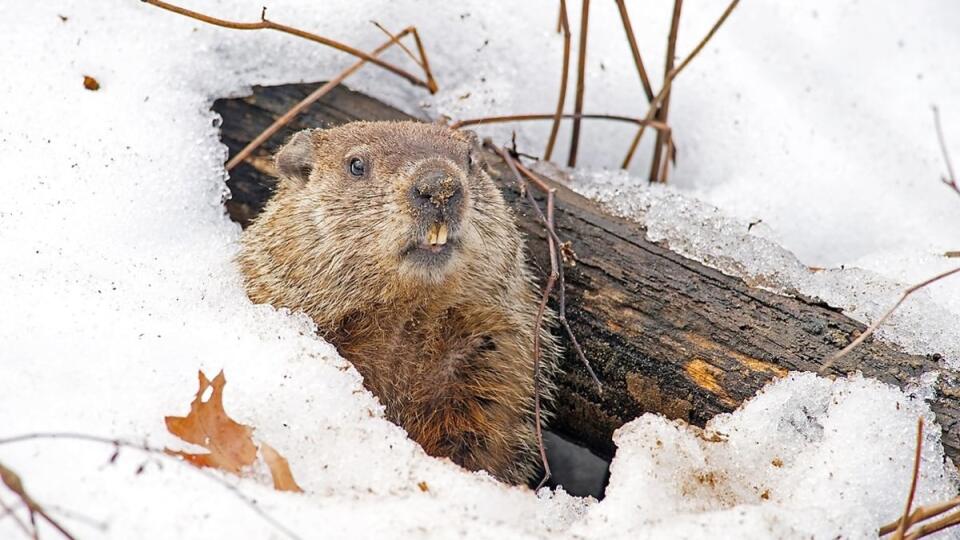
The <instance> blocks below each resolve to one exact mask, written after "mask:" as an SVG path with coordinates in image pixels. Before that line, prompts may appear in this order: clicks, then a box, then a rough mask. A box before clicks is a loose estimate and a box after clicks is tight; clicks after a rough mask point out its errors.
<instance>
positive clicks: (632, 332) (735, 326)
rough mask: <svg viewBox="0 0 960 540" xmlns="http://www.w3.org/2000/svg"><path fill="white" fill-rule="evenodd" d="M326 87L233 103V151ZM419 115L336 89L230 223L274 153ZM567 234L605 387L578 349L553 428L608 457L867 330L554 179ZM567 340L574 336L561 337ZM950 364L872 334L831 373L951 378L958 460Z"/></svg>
mask: <svg viewBox="0 0 960 540" xmlns="http://www.w3.org/2000/svg"><path fill="white" fill-rule="evenodd" d="M317 86H319V85H318V84H293V85H283V86H273V87H257V88H255V89H254V93H253V95H251V96H248V97H245V98H238V99H222V100H218V101H217V102H216V103H215V104H214V110H215V111H217V112H218V113H220V115H221V116H222V118H223V123H222V126H221V130H222V138H223V142H224V143H225V144H226V145H227V147H228V148H229V151H230V155H231V156H232V155H234V154H236V153H237V152H238V151H239V150H240V149H241V148H242V147H243V146H244V145H245V144H246V143H247V142H248V141H250V140H252V139H253V138H254V137H255V136H256V135H258V134H259V133H260V132H261V131H262V130H263V129H264V128H266V127H267V126H268V125H269V124H270V123H271V122H273V121H274V120H275V119H276V118H277V117H279V116H280V115H282V114H283V113H284V112H286V111H287V110H288V109H289V108H290V107H291V106H293V105H294V104H295V103H296V102H297V101H299V100H300V99H302V98H303V97H305V96H306V95H307V94H309V93H310V92H312V91H313V90H314V89H315V88H317ZM410 118H411V117H410V116H408V115H406V114H404V113H402V112H400V111H398V110H396V109H394V108H392V107H390V106H388V105H385V104H383V103H381V102H379V101H377V100H374V99H372V98H370V97H367V96H364V95H363V94H360V93H357V92H353V91H350V90H348V89H346V88H345V87H343V86H340V87H338V88H336V89H335V90H334V91H333V92H331V93H329V94H327V96H325V97H324V98H323V99H322V100H320V101H319V102H318V103H316V104H315V105H314V106H313V107H312V108H311V109H310V110H309V111H307V112H305V113H304V114H302V115H301V116H300V117H298V118H297V119H296V120H294V121H293V122H292V123H291V124H290V125H288V126H287V127H286V128H285V129H284V130H282V131H281V132H279V133H277V134H276V135H275V136H274V137H273V138H272V139H270V141H269V142H268V143H267V144H266V145H264V147H262V148H261V149H260V150H259V151H258V152H256V153H255V154H254V155H252V156H251V157H250V158H248V159H247V160H246V161H245V162H244V163H241V164H240V165H238V166H237V167H236V168H235V169H234V170H233V171H232V172H231V174H230V179H229V180H228V182H227V185H228V186H229V188H230V190H231V192H232V199H230V200H229V201H227V209H228V212H229V213H230V216H231V217H232V218H233V219H234V220H235V221H237V222H239V223H240V224H241V225H246V224H247V223H249V221H250V220H251V219H252V218H253V217H255V216H256V214H257V213H258V212H259V211H260V210H261V209H262V208H263V205H264V203H265V202H266V201H267V200H268V198H269V197H270V194H271V193H272V191H271V190H272V186H273V180H272V178H271V176H270V172H271V170H272V163H271V160H270V156H271V154H272V152H273V151H274V150H275V149H276V148H277V147H278V146H279V145H280V144H282V142H283V141H284V140H285V139H286V138H287V137H289V136H290V134H292V133H293V132H295V131H297V130H300V129H304V128H307V127H331V126H334V125H338V124H342V123H345V122H348V121H351V120H400V119H410ZM488 161H489V162H490V163H491V164H493V166H494V169H495V170H497V171H500V175H501V181H500V184H501V186H502V190H503V193H504V196H505V197H506V199H507V200H508V202H509V203H510V204H511V205H512V206H513V207H514V208H515V209H516V210H517V216H518V223H519V226H520V228H521V229H522V230H523V232H524V233H525V234H526V236H527V248H528V251H529V253H530V254H531V258H532V261H533V264H534V265H535V266H536V267H537V268H538V269H540V273H541V276H542V274H543V271H542V269H544V268H549V266H550V265H549V262H548V258H547V249H546V245H547V244H546V233H545V231H544V230H543V228H542V227H541V225H540V224H539V222H537V220H536V218H535V216H534V215H533V213H532V212H531V211H530V209H529V208H528V207H527V206H526V202H525V201H524V200H523V199H522V198H521V197H520V194H519V191H518V190H517V187H516V186H515V185H514V183H513V181H512V179H511V178H510V175H509V174H508V173H505V171H504V167H503V166H502V165H503V164H502V163H501V162H500V161H499V159H498V158H497V157H496V156H493V155H490V156H488ZM554 187H556V189H557V192H556V229H557V233H558V234H559V236H560V238H561V239H562V240H564V241H569V242H571V247H572V250H573V252H574V253H575V264H573V265H571V266H569V267H567V268H566V282H567V293H566V294H567V314H568V319H569V321H570V324H571V326H572V328H573V331H574V332H575V334H576V335H577V336H578V338H579V340H580V342H581V344H582V346H583V349H584V352H585V353H586V355H587V357H588V358H589V359H590V361H591V362H592V364H593V367H594V369H595V370H596V373H597V376H598V377H599V378H600V380H601V381H602V383H603V392H602V393H600V392H598V391H597V388H596V386H595V385H594V384H593V383H592V381H591V379H590V377H589V375H588V374H587V372H586V370H585V369H584V368H583V366H582V365H581V363H580V361H579V359H578V358H577V357H576V355H575V354H574V353H573V351H572V350H571V349H570V348H569V347H568V348H567V349H566V354H565V356H564V358H563V360H562V364H561V372H560V375H559V377H558V379H557V384H558V388H559V392H558V398H557V400H556V407H555V410H556V418H555V420H554V421H553V423H552V428H553V429H554V430H556V431H558V432H559V433H561V434H562V435H564V436H565V437H568V438H570V439H572V440H574V441H576V442H579V443H581V444H583V445H585V446H587V447H588V448H590V449H592V450H593V451H594V452H596V453H597V454H599V455H602V456H607V457H609V456H611V455H612V453H613V450H614V448H613V443H612V441H611V434H612V433H613V431H614V430H615V429H616V428H618V427H620V426H621V425H623V424H624V423H625V422H628V421H629V420H631V419H633V418H635V417H637V416H638V415H640V414H643V413H645V412H656V413H660V414H663V415H664V416H667V417H669V418H678V419H682V420H685V421H688V422H691V423H693V424H697V425H703V424H704V423H705V422H706V421H707V420H709V419H710V418H712V417H713V416H715V415H717V414H719V413H723V412H729V411H731V410H733V409H735V408H736V407H737V406H738V405H739V404H740V403H741V402H743V401H744V400H745V399H747V398H749V397H751V396H752V395H754V394H755V393H756V392H757V390H759V389H760V388H761V387H762V386H763V385H764V384H766V383H767V382H769V381H770V380H771V379H773V378H775V377H778V376H782V375H785V374H786V373H787V372H788V371H793V370H799V371H817V370H819V368H820V367H821V365H822V362H823V360H824V359H826V358H829V357H830V356H831V355H832V354H833V353H835V352H837V351H839V350H840V349H842V348H843V347H844V346H845V345H846V344H848V343H849V342H850V341H851V340H852V339H854V338H855V337H856V336H857V335H859V334H860V333H861V332H863V330H864V329H865V326H864V325H863V324H861V323H859V322H857V321H854V320H852V319H850V318H849V317H847V316H845V315H843V313H842V312H841V311H840V310H839V309H835V308H831V307H830V306H827V305H825V304H824V303H822V302H819V301H816V300H811V299H806V298H798V297H787V296H780V295H777V294H774V293H770V292H767V291H763V290H759V289H755V288H751V287H749V286H747V285H746V284H745V283H744V282H743V281H742V280H741V279H739V278H735V277H731V276H727V275H724V274H723V273H721V272H719V271H717V270H714V269H711V268H708V267H706V266H704V265H702V264H700V263H698V262H696V261H693V260H690V259H687V258H685V257H683V256H681V255H678V254H676V253H673V252H671V251H670V250H669V249H666V248H665V247H663V246H660V245H657V244H655V243H652V242H649V241H648V240H647V239H646V236H645V231H644V229H643V228H642V227H640V226H639V225H638V224H636V223H634V222H631V221H629V220H625V219H621V218H617V217H614V216H611V215H609V214H607V213H605V212H604V211H603V210H602V209H601V208H600V207H599V206H598V205H597V204H596V203H595V202H593V201H591V200H588V199H586V198H584V197H582V196H580V195H578V194H576V193H574V192H573V191H571V190H569V189H568V188H566V187H565V186H563V185H560V184H555V186H554ZM557 335H558V337H559V338H560V339H561V341H565V340H566V336H564V335H563V334H562V333H561V332H559V331H558V332H557ZM939 360H940V359H939V358H938V357H937V356H936V355H932V356H929V357H927V356H916V355H909V354H905V353H903V352H902V351H900V350H898V348H897V347H895V346H893V345H890V344H888V343H884V342H880V341H875V340H873V339H869V340H867V341H866V342H864V343H863V344H862V345H861V346H860V347H858V348H857V349H855V350H854V351H853V352H852V353H850V354H849V355H847V356H846V357H844V358H843V359H842V360H841V361H839V362H837V363H836V365H834V366H833V367H832V368H831V370H830V371H831V373H834V374H846V373H850V372H853V371H856V370H860V371H862V373H863V374H864V375H865V376H867V377H873V378H876V379H879V380H881V381H884V382H887V383H890V384H894V385H898V386H900V387H904V388H906V387H907V386H908V385H909V384H910V383H911V382H914V381H916V380H917V378H918V377H919V376H920V375H921V374H923V373H927V372H935V373H939V374H940V377H939V379H938V382H937V383H936V388H935V395H934V397H933V399H932V401H931V405H932V407H933V410H934V412H935V413H936V415H937V420H938V422H939V423H940V425H941V427H942V428H943V444H944V447H945V449H946V452H947V455H948V456H949V457H950V458H952V459H954V461H956V459H957V457H958V455H960V431H958V430H957V429H955V428H956V427H957V424H958V421H960V400H957V399H956V398H957V397H960V390H958V386H957V380H958V377H957V374H956V373H955V372H953V371H951V370H948V369H946V368H944V367H942V366H941V365H940V362H939Z"/></svg>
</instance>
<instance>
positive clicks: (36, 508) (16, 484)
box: [0, 463, 76, 540]
mask: <svg viewBox="0 0 960 540" xmlns="http://www.w3.org/2000/svg"><path fill="white" fill-rule="evenodd" d="M0 480H2V481H3V483H4V485H6V486H7V488H8V489H9V490H10V491H12V492H13V493H14V494H16V496H17V497H19V498H20V500H21V501H23V504H24V505H25V506H26V507H27V512H28V513H29V515H30V521H31V523H35V521H34V519H35V516H40V517H42V518H43V520H44V521H46V522H47V523H48V524H50V526H51V527H53V528H54V529H56V530H57V531H58V532H59V533H60V534H62V535H63V537H64V538H66V539H67V540H76V538H75V537H74V536H73V535H72V534H70V533H69V532H68V531H67V530H66V529H65V528H64V527H63V525H60V523H59V522H57V520H55V519H53V518H52V517H50V514H48V513H47V511H46V510H44V508H43V506H41V505H40V503H38V502H37V501H35V500H34V499H33V497H31V496H30V494H29V493H27V490H26V488H24V487H23V481H22V480H21V479H20V476H19V475H17V473H15V472H13V471H12V470H11V469H9V468H7V467H6V466H4V464H3V463H0ZM34 536H36V525H35V524H34Z"/></svg>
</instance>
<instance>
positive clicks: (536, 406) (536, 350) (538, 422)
mask: <svg viewBox="0 0 960 540" xmlns="http://www.w3.org/2000/svg"><path fill="white" fill-rule="evenodd" d="M484 145H485V146H487V148H489V149H491V150H493V151H494V152H495V153H496V154H497V155H499V156H500V158H501V159H503V161H504V162H505V163H506V164H507V167H509V168H510V172H511V173H513V177H514V179H515V180H516V182H517V185H519V186H520V191H521V192H523V193H524V194H526V196H527V201H528V202H529V203H530V205H531V206H532V207H533V209H534V211H535V212H536V214H537V217H538V218H539V219H540V221H541V223H543V226H544V227H546V228H547V230H551V229H552V225H551V223H550V220H549V219H548V218H547V217H546V216H545V215H544V214H543V211H542V210H540V205H539V204H537V201H536V199H534V197H533V193H532V192H531V191H530V188H529V187H528V186H527V185H526V182H525V181H524V180H523V177H522V176H520V172H519V171H517V166H516V162H515V161H514V159H513V158H512V157H511V156H510V154H508V153H507V151H506V150H504V149H503V148H500V147H499V146H496V145H494V144H492V143H488V142H485V143H484ZM546 193H547V205H548V206H547V212H548V213H549V214H551V215H552V208H551V206H552V204H553V192H551V191H549V190H548V191H547V192H546ZM547 246H548V248H549V251H550V274H549V275H548V276H547V282H546V284H545V285H544V287H543V296H541V298H540V305H539V307H538V309H537V324H536V328H535V331H534V334H533V387H534V395H533V410H534V416H535V422H534V428H535V431H536V434H537V448H538V449H539V451H540V460H541V462H542V463H543V470H544V472H543V479H542V480H540V484H538V485H537V489H538V490H539V489H540V488H542V487H543V486H544V484H546V483H547V481H548V480H550V477H551V476H552V472H551V471H550V462H549V460H547V450H546V447H545V446H544V444H543V419H542V416H543V415H542V413H541V403H540V401H541V399H540V386H541V384H540V362H541V359H540V331H541V328H543V317H544V314H545V313H546V309H547V300H548V299H549V298H550V292H551V291H552V290H553V287H554V284H555V283H556V280H557V276H558V275H559V273H558V270H557V253H558V249H557V248H558V246H557V245H555V243H554V239H553V237H552V236H550V235H547Z"/></svg>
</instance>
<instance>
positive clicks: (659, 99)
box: [621, 0, 740, 169]
mask: <svg viewBox="0 0 960 540" xmlns="http://www.w3.org/2000/svg"><path fill="white" fill-rule="evenodd" d="M739 3H740V0H732V1H731V2H730V4H729V5H728V6H727V9H725V10H724V11H723V14H721V15H720V18H719V19H717V22H715V23H713V26H712V27H711V28H710V31H709V32H707V34H706V35H705V36H703V39H701V40H700V43H699V44H697V46H696V47H694V49H693V50H692V51H691V52H690V54H688V55H687V57H686V58H684V60H683V62H680V65H679V66H677V67H675V68H673V69H672V70H670V72H669V73H667V75H666V77H664V81H663V88H661V89H660V92H659V93H658V94H657V95H656V97H654V99H653V102H651V103H650V109H649V110H648V111H647V116H646V118H645V120H647V121H650V120H653V117H654V115H655V114H656V113H657V111H658V110H659V108H660V104H661V103H663V100H664V99H665V98H666V95H667V93H668V92H669V91H670V87H671V85H673V81H674V79H676V78H677V75H679V74H680V73H681V72H682V71H683V70H684V69H685V68H686V67H687V66H688V65H690V62H691V61H692V60H693V59H694V58H696V56H697V55H698V54H700V51H702V50H703V48H704V47H706V45H707V43H708V42H709V41H710V39H711V38H712V37H713V35H714V34H716V33H717V30H719V29H720V27H721V26H722V25H723V23H724V22H725V21H726V20H727V17H729V16H730V13H732V12H733V9H734V8H735V7H737V4H739ZM646 127H647V126H646V124H644V125H641V126H640V129H639V130H638V131H637V134H636V135H634V137H633V141H632V142H631V143H630V148H629V149H628V150H627V155H626V157H625V158H624V159H623V164H622V165H621V167H622V168H624V169H626V168H627V167H629V166H630V162H631V161H632V160H633V154H634V153H635V152H636V151H637V145H639V144H640V138H641V137H643V132H644V130H645V128H646Z"/></svg>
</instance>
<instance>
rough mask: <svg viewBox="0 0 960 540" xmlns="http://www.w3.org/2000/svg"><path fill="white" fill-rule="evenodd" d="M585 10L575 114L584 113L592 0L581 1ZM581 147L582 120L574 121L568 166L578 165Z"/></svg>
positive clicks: (581, 21)
mask: <svg viewBox="0 0 960 540" xmlns="http://www.w3.org/2000/svg"><path fill="white" fill-rule="evenodd" d="M581 1H582V2H583V9H582V11H581V13H580V49H579V51H578V56H577V95H576V98H575V99H574V102H573V112H574V113H575V114H580V113H581V112H583V94H584V86H585V83H586V81H585V79H586V73H585V71H586V67H587V27H588V25H587V22H588V20H589V18H590V0H581ZM579 146H580V118H578V117H577V118H574V119H573V130H572V132H571V134H570V153H569V154H568V155H567V166H568V167H573V166H575V165H576V164H577V148H578V147H579Z"/></svg>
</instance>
